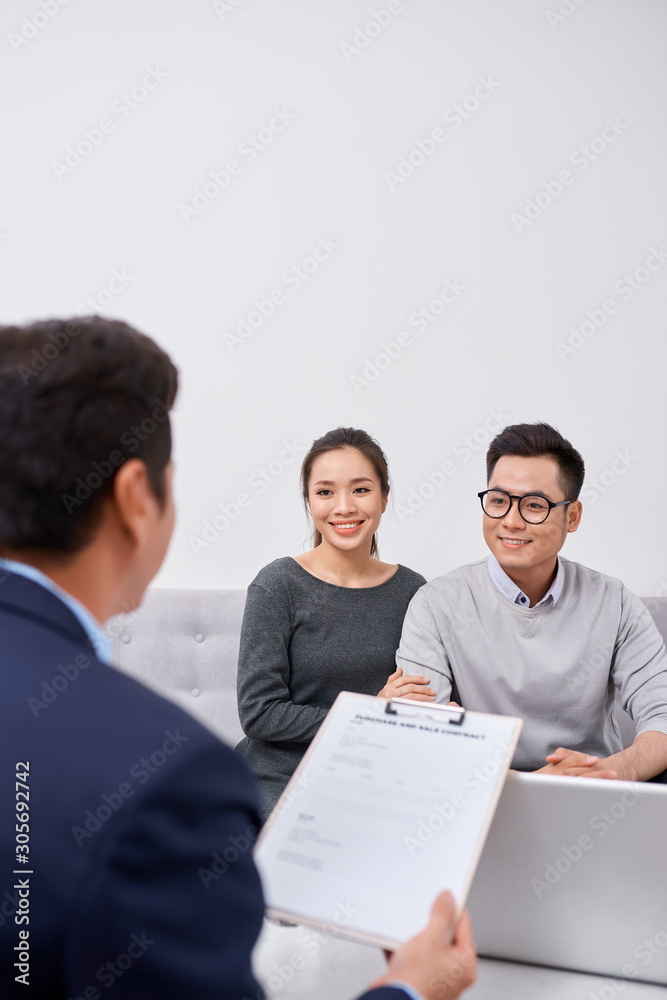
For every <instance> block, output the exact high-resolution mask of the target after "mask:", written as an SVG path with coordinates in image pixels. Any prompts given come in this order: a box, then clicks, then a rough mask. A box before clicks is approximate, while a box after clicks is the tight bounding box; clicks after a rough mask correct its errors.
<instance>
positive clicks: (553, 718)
mask: <svg viewBox="0 0 667 1000" xmlns="http://www.w3.org/2000/svg"><path fill="white" fill-rule="evenodd" d="M486 461H487V487H488V488H487V489H486V490H483V491H482V492H481V493H479V494H478V496H479V498H480V501H481V505H482V510H483V512H484V513H483V531H484V540H485V541H486V544H487V545H488V547H489V549H490V550H491V554H490V556H489V557H488V558H486V559H483V560H480V561H479V562H475V563H471V564H469V565H467V566H462V567H461V568H460V569H457V570H454V571H453V572H451V573H448V574H447V575H446V576H442V577H439V578H438V579H436V580H433V581H431V583H428V584H426V585H425V586H424V587H422V588H421V589H420V590H419V591H418V592H417V593H416V594H415V596H414V598H413V599H412V601H411V603H410V606H409V607H408V612H407V615H406V618H405V623H404V626H403V634H402V636H401V644H400V648H399V650H398V653H397V654H396V662H397V666H398V668H399V670H402V671H403V673H405V674H413V675H414V674H421V675H423V676H422V677H421V681H422V683H424V684H425V685H427V684H429V685H430V688H425V692H426V691H434V692H435V694H434V695H433V694H427V693H425V694H424V695H423V696H421V697H422V699H423V700H429V699H431V700H432V699H435V700H436V701H438V702H448V701H449V699H450V698H453V699H455V700H456V701H457V702H460V703H461V704H462V705H463V706H464V707H466V708H469V709H471V710H476V711H482V712H495V713H498V714H500V715H518V716H520V717H521V718H523V720H524V727H523V732H522V735H521V739H520V742H519V746H518V748H517V753H516V755H515V758H514V764H513V766H514V767H515V768H518V769H520V770H524V771H536V770H538V771H540V772H542V773H544V774H568V775H579V776H582V777H596V778H624V779H629V780H637V781H641V780H646V779H648V778H652V777H654V776H655V775H657V774H659V773H660V772H662V771H664V770H665V769H666V768H667V655H666V653H665V647H664V644H663V641H662V638H661V636H660V633H659V632H658V630H657V628H656V626H655V623H654V622H653V619H652V617H651V615H650V614H649V612H648V611H647V609H646V608H645V607H644V605H643V604H642V602H641V601H640V600H639V598H638V597H636V596H635V595H634V594H633V593H631V592H630V591H629V590H628V589H627V588H626V587H625V586H624V585H623V584H622V583H621V581H620V580H616V579H614V578H613V577H608V576H604V575H603V574H602V573H597V572H595V570H591V569H588V568H587V567H585V566H581V565H580V564H579V563H576V562H571V561H570V560H568V559H564V558H562V557H560V556H559V555H558V553H559V551H560V549H561V548H562V546H563V544H564V542H565V539H566V537H567V535H568V534H569V533H570V532H572V531H576V530H577V528H578V527H579V524H580V522H581V515H582V505H581V502H580V501H579V499H578V496H579V493H580V490H581V487H582V485H583V481H584V463H583V460H582V458H581V455H580V454H579V452H578V451H576V450H575V449H574V448H573V447H572V445H571V444H570V442H569V441H566V440H565V438H563V437H562V435H561V434H559V433H558V431H556V430H555V429H554V428H553V427H550V426H549V425H548V424H515V425H513V426H510V427H506V428H505V429H504V430H503V431H501V433H500V434H499V435H498V436H497V437H496V438H494V440H493V441H492V442H491V445H490V447H489V451H488V453H487V459H486ZM616 689H618V690H619V692H620V697H621V704H622V706H623V708H624V709H625V710H626V711H627V712H628V713H629V715H630V716H631V717H632V719H633V721H634V723H635V725H636V731H637V735H636V738H635V740H634V742H633V743H632V745H631V746H630V747H628V748H627V749H625V750H624V749H623V744H622V742H621V738H620V735H619V730H618V726H617V724H616V721H615V717H614V702H615V691H616ZM545 761H546V763H545Z"/></svg>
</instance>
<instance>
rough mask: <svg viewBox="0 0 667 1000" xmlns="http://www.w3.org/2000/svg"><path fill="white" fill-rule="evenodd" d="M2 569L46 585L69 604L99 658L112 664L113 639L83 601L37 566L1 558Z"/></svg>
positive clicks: (45, 586)
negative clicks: (78, 599) (69, 592)
mask: <svg viewBox="0 0 667 1000" xmlns="http://www.w3.org/2000/svg"><path fill="white" fill-rule="evenodd" d="M0 569H4V570H6V571H7V572H8V573H16V575H17V576H24V577H26V579H28V580H32V581H33V582H34V583H38V584H39V585H40V586H41V587H44V588H45V589H46V590H49V591H50V592H51V593H52V594H54V595H55V596H56V597H58V598H60V600H61V601H62V602H63V604H65V605H67V607H68V608H69V609H70V611H71V612H72V614H73V615H74V617H75V618H76V619H77V620H78V621H79V622H80V623H81V626H82V627H83V630H84V632H85V633H86V635H87V636H88V638H89V639H90V642H91V645H92V647H93V649H94V650H95V652H96V654H97V656H98V659H100V660H101V661H102V663H106V664H107V666H109V665H110V664H111V640H110V639H109V637H108V635H107V634H106V633H105V631H104V629H103V628H102V626H101V625H100V623H99V622H98V621H97V619H96V618H94V617H93V615H92V614H91V613H90V611H89V610H88V608H86V607H84V606H83V604H82V603H81V601H77V599H76V597H72V595H71V594H68V593H67V591H66V590H63V589H62V587H59V586H58V584H57V583H54V582H53V580H52V579H51V577H49V576H47V575H46V573H42V571H41V570H40V569H37V567H36V566H30V565H29V564H28V563H22V562H16V561H15V560H14V559H0Z"/></svg>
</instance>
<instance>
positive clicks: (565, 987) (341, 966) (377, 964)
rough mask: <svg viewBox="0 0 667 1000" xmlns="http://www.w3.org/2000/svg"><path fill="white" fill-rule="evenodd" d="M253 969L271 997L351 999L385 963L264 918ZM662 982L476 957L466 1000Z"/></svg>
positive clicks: (606, 992) (657, 990) (649, 992)
mask: <svg viewBox="0 0 667 1000" xmlns="http://www.w3.org/2000/svg"><path fill="white" fill-rule="evenodd" d="M254 957H255V970H256V973H257V975H258V977H259V978H260V979H261V982H262V983H263V984H264V986H265V989H266V991H267V994H268V996H269V997H271V998H274V997H275V998H280V1000H352V998H354V997H356V996H358V995H359V994H360V993H362V992H363V990H364V988H365V987H366V986H367V985H368V983H370V982H371V980H372V979H373V978H374V977H375V976H377V975H380V974H381V973H382V972H384V970H385V969H386V963H385V960H384V955H383V954H382V952H381V951H380V950H378V949H375V948H368V947H365V946H364V945H360V944H353V943H352V942H350V941H342V940H340V939H337V938H332V937H325V936H323V935H318V934H316V933H315V932H314V931H311V930H308V929H307V928H305V927H277V926H275V925H273V924H271V923H268V922H265V924H264V930H263V933H262V936H261V937H260V939H259V942H258V944H257V948H256V951H255V956H254ZM664 995H665V990H664V987H661V986H650V985H647V984H645V983H636V982H630V981H627V980H615V981H614V980H610V979H609V978H607V977H604V976H590V975H585V974H583V973H573V972H563V971H561V970H558V969H546V968H540V967H538V966H530V965H519V964H517V963H513V962H494V961H492V960H490V959H480V961H479V978H478V981H477V983H476V984H475V985H474V986H473V987H471V989H470V990H468V992H467V993H465V994H463V996H465V998H466V1000H468V998H470V1000H616V997H622V998H623V1000H658V998H660V1000H663V997H664Z"/></svg>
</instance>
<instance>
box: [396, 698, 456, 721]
mask: <svg viewBox="0 0 667 1000" xmlns="http://www.w3.org/2000/svg"><path fill="white" fill-rule="evenodd" d="M404 705H410V706H414V707H415V708H418V709H419V711H418V712H411V711H404V710H403V706H404ZM399 709H400V711H399ZM384 711H385V715H407V716H420V717H421V716H423V717H425V718H427V719H432V720H433V721H434V722H442V721H443V717H442V715H439V713H440V712H447V713H448V714H450V715H452V716H453V718H451V719H449V720H448V721H449V725H450V726H462V725H463V720H464V719H465V717H466V710H465V708H452V707H450V706H449V705H429V706H428V707H427V708H425V707H424V702H423V701H413V700H412V699H411V698H390V699H389V700H388V701H387V705H386V708H385V710H384ZM434 712H435V713H438V714H433V713H434Z"/></svg>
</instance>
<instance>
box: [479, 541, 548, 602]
mask: <svg viewBox="0 0 667 1000" xmlns="http://www.w3.org/2000/svg"><path fill="white" fill-rule="evenodd" d="M557 562H558V569H557V570H556V576H555V578H554V582H553V583H552V584H551V586H550V587H549V589H548V590H547V592H546V594H545V595H544V597H543V598H542V600H541V601H538V602H537V604H536V605H535V607H536V608H539V607H540V605H541V604H546V602H547V601H548V600H549V599H550V598H551V604H552V606H555V604H556V601H557V600H558V598H559V597H560V595H561V593H562V591H563V582H564V576H565V574H564V573H563V567H562V566H561V562H560V559H558V560H557ZM489 576H490V577H491V580H492V582H493V584H494V586H495V587H496V589H497V590H499V591H500V593H501V594H504V595H505V597H507V598H509V600H510V601H512V602H513V603H514V604H518V605H519V606H520V607H522V608H529V607H530V600H529V599H528V597H527V596H526V595H525V594H524V592H523V591H522V590H521V589H520V588H519V587H517V585H516V583H513V582H512V580H510V578H509V577H508V575H507V573H506V572H505V570H504V569H503V568H502V566H501V565H500V563H499V562H498V560H497V559H496V557H495V556H494V555H493V553H492V554H491V555H490V556H489Z"/></svg>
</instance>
